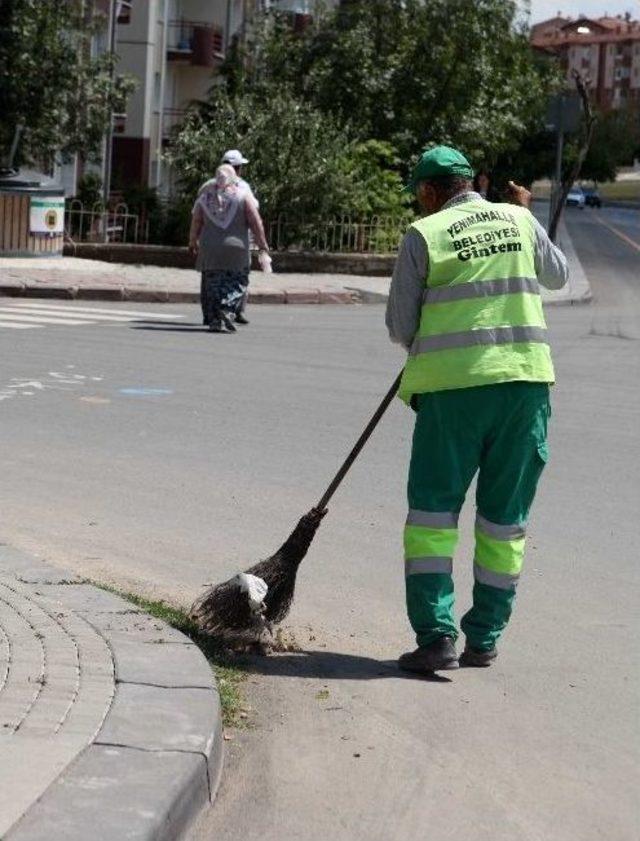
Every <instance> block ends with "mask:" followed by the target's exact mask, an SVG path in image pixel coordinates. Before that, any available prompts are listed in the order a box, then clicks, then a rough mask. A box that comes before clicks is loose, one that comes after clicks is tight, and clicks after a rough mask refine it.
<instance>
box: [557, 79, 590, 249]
mask: <svg viewBox="0 0 640 841" xmlns="http://www.w3.org/2000/svg"><path fill="white" fill-rule="evenodd" d="M573 79H574V82H575V84H576V89H577V91H578V95H579V96H580V102H581V104H582V116H583V124H582V126H583V137H582V142H581V144H580V149H579V150H578V155H577V157H576V160H575V162H574V164H573V166H572V167H571V171H570V172H569V173H568V175H567V177H566V178H563V179H562V187H561V189H560V193H559V195H558V197H557V201H556V206H555V207H554V209H553V214H552V216H551V222H550V223H549V237H550V238H551V239H552V240H553V241H555V238H556V232H557V230H558V222H559V221H560V216H561V215H562V211H563V209H564V203H565V201H566V200H567V196H568V195H569V190H570V189H571V186H572V184H573V183H574V181H575V180H576V179H577V178H578V176H579V175H580V170H581V169H582V164H583V163H584V159H585V158H586V156H587V152H588V151H589V146H590V145H591V139H592V138H593V130H594V128H595V125H596V121H597V119H598V118H597V116H596V115H595V114H594V113H593V108H592V107H591V100H590V98H589V91H588V90H587V85H586V80H585V79H584V78H583V77H582V75H581V74H580V73H578V71H577V70H574V71H573Z"/></svg>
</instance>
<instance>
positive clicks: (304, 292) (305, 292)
mask: <svg viewBox="0 0 640 841" xmlns="http://www.w3.org/2000/svg"><path fill="white" fill-rule="evenodd" d="M285 298H286V303H287V304H319V303H320V290H319V289H286V290H285Z"/></svg>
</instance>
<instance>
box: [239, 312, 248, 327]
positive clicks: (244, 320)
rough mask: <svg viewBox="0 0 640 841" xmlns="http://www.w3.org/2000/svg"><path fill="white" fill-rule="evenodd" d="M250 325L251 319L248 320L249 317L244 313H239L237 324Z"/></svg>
mask: <svg viewBox="0 0 640 841" xmlns="http://www.w3.org/2000/svg"><path fill="white" fill-rule="evenodd" d="M248 323H249V319H248V318H247V316H246V315H245V314H244V313H242V312H239V313H237V315H236V324H248Z"/></svg>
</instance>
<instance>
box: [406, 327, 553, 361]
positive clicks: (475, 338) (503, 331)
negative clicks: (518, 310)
mask: <svg viewBox="0 0 640 841" xmlns="http://www.w3.org/2000/svg"><path fill="white" fill-rule="evenodd" d="M546 341H547V331H546V329H545V328H544V327H482V328H480V329H477V330H468V331H465V332H461V333H440V334H439V335H437V336H423V337H421V338H419V339H416V340H415V341H414V343H413V345H412V346H411V350H410V353H411V356H416V355H417V354H419V353H429V352H430V351H434V350H449V349H450V348H458V347H471V346H473V345H506V344H514V343H517V342H542V343H546Z"/></svg>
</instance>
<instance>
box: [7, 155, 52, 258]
mask: <svg viewBox="0 0 640 841" xmlns="http://www.w3.org/2000/svg"><path fill="white" fill-rule="evenodd" d="M63 244H64V189H63V188H62V186H61V185H60V184H58V183H56V182H55V181H54V180H53V179H52V178H49V176H47V175H44V174H43V173H41V172H35V171H33V170H24V169H23V170H21V171H18V172H15V171H11V170H9V171H6V170H5V171H4V172H2V171H0V257H8V256H12V257H52V256H55V255H61V254H62V247H63Z"/></svg>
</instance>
